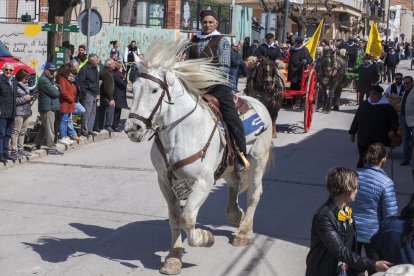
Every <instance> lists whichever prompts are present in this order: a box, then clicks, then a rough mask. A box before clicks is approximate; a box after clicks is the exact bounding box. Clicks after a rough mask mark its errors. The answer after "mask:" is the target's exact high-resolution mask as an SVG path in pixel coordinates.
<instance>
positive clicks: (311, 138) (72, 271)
mask: <svg viewBox="0 0 414 276" xmlns="http://www.w3.org/2000/svg"><path fill="white" fill-rule="evenodd" d="M402 66H407V65H405V64H404V62H403V64H402ZM344 98H345V99H344V100H343V104H344V105H343V106H341V110H340V111H337V112H332V113H330V114H322V113H320V112H317V113H316V114H315V121H314V124H313V126H312V129H311V131H310V132H309V133H307V134H304V133H303V130H302V124H303V123H302V120H303V113H302V112H301V111H296V110H282V111H281V114H280V117H279V120H278V129H279V131H280V132H279V137H278V138H277V139H274V140H273V142H274V147H273V151H272V152H273V157H274V163H273V164H272V167H271V169H270V170H269V171H268V173H267V174H266V176H265V179H264V194H263V196H262V200H261V202H260V204H259V206H258V209H257V212H256V217H255V229H254V231H255V235H254V242H253V244H252V245H251V246H248V247H243V248H235V247H233V246H232V245H231V244H230V243H229V241H230V240H231V237H232V232H233V231H234V230H235V229H234V228H233V227H229V226H227V221H226V218H225V215H224V209H225V205H226V199H227V191H226V186H225V185H224V184H223V183H218V184H217V185H216V187H215V188H214V190H213V191H212V192H211V194H210V197H209V198H208V200H207V202H206V203H205V204H204V206H203V208H202V209H201V211H200V215H199V218H198V222H199V223H200V226H201V227H205V228H207V229H210V230H211V231H212V232H213V233H214V235H215V237H216V243H215V245H214V246H213V247H211V248H191V247H189V246H188V245H187V244H186V243H185V254H184V257H183V261H184V268H183V272H182V275H209V276H210V275H255V276H256V275H289V276H296V275H298V276H299V275H304V271H305V258H306V254H307V252H308V246H309V242H310V241H309V238H310V226H311V220H312V215H313V213H314V211H315V210H316V209H317V208H318V207H319V206H320V205H321V204H322V203H323V202H324V201H325V199H326V198H327V192H326V190H325V188H324V176H325V174H326V172H327V170H328V169H329V168H331V167H333V166H348V167H354V166H355V164H356V161H357V149H356V146H355V145H354V144H352V143H351V142H350V141H349V138H348V135H347V129H348V128H349V125H350V122H351V120H352V118H353V114H354V112H355V109H356V106H355V101H354V99H355V94H352V93H345V94H344ZM149 148H150V143H149V142H146V143H143V144H134V143H132V142H130V141H129V140H128V138H127V137H126V136H125V135H124V134H121V135H117V136H115V137H113V138H112V139H109V140H105V141H102V142H96V143H92V144H89V145H87V146H84V147H81V148H79V149H78V150H76V151H71V152H69V153H67V154H66V155H65V156H64V157H44V158H40V159H37V160H36V161H34V162H28V163H25V164H23V165H21V166H15V167H12V168H9V169H6V170H2V171H0V221H1V222H2V225H1V227H0V275H59V276H60V275H76V276H78V275H97V276H98V275H158V268H159V266H160V264H161V262H162V260H163V258H164V257H165V256H166V254H167V250H168V247H169V242H170V240H169V239H170V234H169V226H168V221H167V207H166V204H165V202H164V200H163V198H162V196H161V193H160V192H159V189H158V185H157V182H156V174H155V171H154V169H153V168H152V165H151V163H150V162H149ZM393 158H394V159H395V160H396V161H395V164H394V178H395V182H396V189H397V192H398V202H399V206H400V207H401V206H403V205H404V204H405V203H406V202H407V199H408V197H409V195H410V193H412V192H413V181H412V178H411V171H410V169H409V168H408V167H400V166H399V163H400V162H401V149H397V150H394V152H393ZM390 164H391V162H388V164H387V168H386V170H387V172H390V171H391V169H390ZM244 199H245V197H244V196H242V200H241V201H242V202H243V205H245V204H244Z"/></svg>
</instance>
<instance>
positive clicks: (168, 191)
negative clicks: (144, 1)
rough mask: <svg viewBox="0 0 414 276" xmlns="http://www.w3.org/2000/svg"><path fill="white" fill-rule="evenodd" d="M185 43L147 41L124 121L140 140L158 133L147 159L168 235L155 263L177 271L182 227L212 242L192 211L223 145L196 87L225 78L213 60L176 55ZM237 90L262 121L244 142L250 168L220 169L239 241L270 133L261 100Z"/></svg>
mask: <svg viewBox="0 0 414 276" xmlns="http://www.w3.org/2000/svg"><path fill="white" fill-rule="evenodd" d="M184 46H185V44H184V43H183V42H177V43H172V44H166V43H163V42H158V43H157V44H155V45H153V46H151V47H149V50H148V52H146V54H145V57H144V59H143V60H142V61H141V62H140V63H138V64H137V66H138V69H139V72H140V77H139V78H138V79H137V80H136V81H135V83H134V84H133V92H134V98H133V103H132V106H131V111H130V115H129V119H128V120H127V122H126V125H125V132H126V133H127V134H128V136H129V138H130V140H131V141H133V142H142V141H143V140H145V139H146V138H148V137H150V136H151V135H152V134H156V137H157V136H158V138H159V140H158V143H159V144H161V146H160V145H157V143H153V145H152V149H151V160H152V163H153V165H154V167H155V169H156V171H157V173H158V183H159V186H160V189H161V192H162V194H163V196H164V198H165V200H166V201H167V204H168V211H169V223H170V228H171V236H172V241H171V248H170V251H169V254H168V256H167V257H166V259H165V262H164V264H163V266H162V267H161V268H160V272H161V273H163V274H178V273H180V272H181V267H182V261H181V257H182V254H183V243H182V239H181V230H184V231H185V232H186V234H187V237H188V244H189V245H190V246H199V247H210V246H212V245H213V243H214V237H213V235H212V233H211V232H209V231H207V230H202V229H197V228H195V225H196V218H197V214H198V211H199V209H200V207H201V205H202V204H203V203H204V201H205V200H206V199H207V196H208V194H209V192H210V190H211V189H212V188H213V186H214V184H215V179H214V172H215V170H216V168H217V167H218V166H219V164H220V162H221V160H222V156H223V151H224V147H223V143H222V139H221V138H220V134H219V130H218V129H217V126H216V118H215V116H214V115H213V114H212V113H211V111H210V110H209V108H208V106H207V105H206V104H205V103H203V101H202V100H201V96H200V95H201V94H202V91H203V90H204V89H205V88H207V87H209V86H211V85H214V84H224V83H227V80H226V79H225V78H223V77H220V76H219V74H217V68H216V67H215V66H214V65H213V64H211V63H210V62H209V60H202V59H199V60H186V61H178V59H179V58H178V57H180V56H181V55H182V53H183V49H184V48H185V47H184ZM204 91H205V90H204ZM243 98H245V99H247V100H248V101H249V102H250V104H251V105H252V106H253V107H254V109H255V110H256V111H257V112H258V114H259V116H260V117H261V118H262V120H263V122H264V123H265V126H266V127H267V128H266V129H265V130H264V131H263V132H262V133H261V134H260V135H259V136H258V137H257V138H256V139H255V140H254V141H252V142H251V143H250V144H249V143H248V156H247V159H248V160H249V162H250V164H251V168H250V170H248V171H247V172H243V173H241V174H240V175H237V174H236V173H235V172H234V170H233V168H232V167H230V168H227V170H226V171H225V172H224V173H223V175H222V176H221V177H223V178H224V179H225V180H226V181H227V183H228V185H229V199H228V205H227V208H226V216H227V218H228V221H229V222H230V224H232V225H235V226H237V227H238V231H237V233H236V234H235V238H234V241H233V245H237V246H242V245H247V244H249V243H250V242H251V238H252V233H253V217H254V212H255V210H256V206H257V204H258V202H259V199H260V196H261V194H262V177H263V173H264V171H265V168H266V165H267V161H268V159H269V154H270V147H271V140H272V127H271V119H270V116H269V113H268V112H267V110H266V108H265V107H264V106H263V105H262V104H261V103H260V102H259V101H257V100H255V99H253V98H250V97H243ZM210 137H211V138H210ZM156 139H157V138H156ZM210 140H211V141H210ZM208 141H210V142H209V143H208ZM208 144H209V145H208ZM192 155H195V156H198V158H197V159H196V160H195V161H194V162H192V163H190V164H187V165H185V166H182V167H180V168H177V169H172V170H171V168H173V166H172V165H173V164H175V163H176V162H178V161H181V160H183V159H186V158H187V157H189V156H192ZM167 164H168V165H169V166H168V167H167ZM241 179H242V180H241ZM177 183H181V184H183V183H184V186H185V185H188V186H189V187H190V189H191V193H190V194H189V195H188V198H187V200H186V202H185V205H184V206H183V208H182V210H181V209H180V200H179V199H178V198H177V196H176V195H175V193H174V191H173V188H172V186H173V185H175V184H177ZM180 187H181V188H182V187H183V186H180ZM245 189H247V193H248V196H247V201H248V202H247V210H246V214H244V212H243V210H242V209H241V208H240V207H239V205H238V194H239V193H241V192H242V191H243V190H245Z"/></svg>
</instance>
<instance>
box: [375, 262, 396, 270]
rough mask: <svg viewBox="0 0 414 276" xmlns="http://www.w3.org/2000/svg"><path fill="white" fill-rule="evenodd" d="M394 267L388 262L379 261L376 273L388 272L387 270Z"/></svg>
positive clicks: (376, 263)
mask: <svg viewBox="0 0 414 276" xmlns="http://www.w3.org/2000/svg"><path fill="white" fill-rule="evenodd" d="M390 266H392V263H390V262H387V261H377V262H375V270H376V271H386V270H387V269H389V268H390Z"/></svg>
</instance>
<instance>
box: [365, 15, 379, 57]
mask: <svg viewBox="0 0 414 276" xmlns="http://www.w3.org/2000/svg"><path fill="white" fill-rule="evenodd" d="M365 53H367V54H370V55H371V56H373V57H376V58H378V57H380V56H381V54H382V45H381V37H380V34H379V32H378V28H377V24H375V22H374V21H372V25H371V30H370V31H369V36H368V43H367V48H366V50H365Z"/></svg>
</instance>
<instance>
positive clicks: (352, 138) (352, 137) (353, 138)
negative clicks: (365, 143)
mask: <svg viewBox="0 0 414 276" xmlns="http://www.w3.org/2000/svg"><path fill="white" fill-rule="evenodd" d="M349 138H351V142H352V143H353V142H355V134H349Z"/></svg>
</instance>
